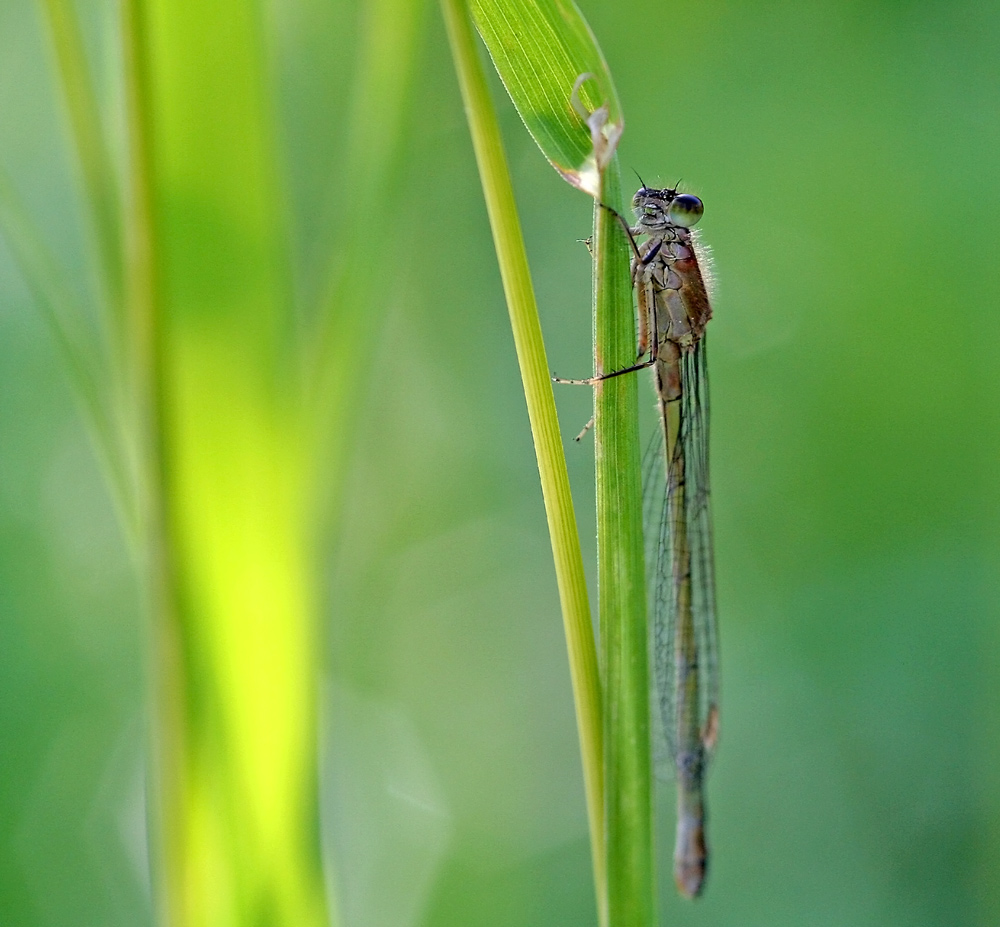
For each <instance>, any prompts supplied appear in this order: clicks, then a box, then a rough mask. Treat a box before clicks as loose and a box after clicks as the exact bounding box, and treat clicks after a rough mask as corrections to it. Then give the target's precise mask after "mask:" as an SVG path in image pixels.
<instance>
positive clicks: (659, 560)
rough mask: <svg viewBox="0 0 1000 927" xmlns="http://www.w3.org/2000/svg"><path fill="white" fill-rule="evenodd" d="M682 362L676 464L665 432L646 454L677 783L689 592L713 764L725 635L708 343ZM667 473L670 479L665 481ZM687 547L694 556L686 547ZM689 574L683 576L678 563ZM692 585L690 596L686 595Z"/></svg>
mask: <svg viewBox="0 0 1000 927" xmlns="http://www.w3.org/2000/svg"><path fill="white" fill-rule="evenodd" d="M680 365H681V383H682V390H681V398H680V399H677V400H674V402H676V403H678V404H679V406H680V411H679V414H680V422H679V425H678V431H677V440H676V443H675V446H674V453H673V455H672V456H673V459H672V461H670V465H669V466H667V461H666V459H665V447H666V445H665V440H664V437H663V435H662V434H660V435H657V436H655V437H654V438H653V440H652V442H651V443H650V446H649V448H648V449H647V452H646V457H645V462H644V467H643V471H644V482H645V486H646V490H645V501H644V505H643V514H644V519H645V530H646V555H647V570H648V573H649V578H650V583H649V585H650V597H651V602H650V614H651V616H652V631H651V645H652V652H653V667H654V681H655V704H656V707H657V712H658V715H659V722H660V723H659V725H658V727H659V729H660V730H659V732H658V733H657V735H656V736H657V740H658V741H660V743H659V744H658V745H657V747H658V749H656V751H655V754H656V759H657V772H658V773H659V774H660V775H661V776H663V777H664V778H673V777H674V776H675V775H676V773H675V765H676V759H677V753H678V742H679V741H683V739H684V738H683V736H682V735H681V734H680V727H681V725H682V724H683V723H685V720H686V719H684V718H682V717H680V715H679V711H680V707H681V706H680V702H679V700H678V698H677V693H678V678H677V677H678V634H679V633H680V631H681V627H680V622H679V612H680V610H681V609H682V608H684V607H686V606H685V604H684V599H685V595H689V597H690V598H689V600H688V601H689V602H690V610H691V619H692V620H691V626H692V631H693V643H694V659H695V660H696V661H697V669H698V679H699V684H698V703H697V726H698V729H699V730H700V731H701V732H702V735H701V739H702V742H703V744H704V747H705V751H706V760H707V756H708V754H710V753H711V750H712V748H713V747H714V745H715V739H716V737H715V734H716V725H717V716H718V696H719V683H718V679H719V673H718V664H719V661H718V637H717V632H716V619H715V573H714V563H713V556H712V524H711V513H710V507H709V470H708V423H709V408H708V366H707V362H706V348H705V338H704V337H702V338H701V339H700V340H699V341H698V342H697V343H696V344H695V345H694V347H693V349H692V350H690V351H685V352H683V354H682V356H681V360H680ZM665 474H666V476H665ZM679 545H686V547H687V551H686V552H685V551H682V550H680V549H679ZM680 565H683V566H687V567H688V569H687V571H686V572H687V575H678V573H679V570H678V568H677V567H678V566H680ZM685 585H687V587H688V589H689V592H688V593H686V592H685V589H684V587H685Z"/></svg>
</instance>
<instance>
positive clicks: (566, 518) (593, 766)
mask: <svg viewBox="0 0 1000 927" xmlns="http://www.w3.org/2000/svg"><path fill="white" fill-rule="evenodd" d="M441 7H442V11H443V13H444V18H445V23H446V24H447V27H448V35H449V40H450V42H451V48H452V55H453V57H454V59H455V68H456V71H457V73H458V78H459V84H460V86H461V89H462V98H463V100H464V102H465V111H466V115H467V117H468V120H469V129H470V132H471V134H472V140H473V146H474V148H475V152H476V161H477V163H478V165H479V174H480V178H481V180H482V184H483V194H484V196H485V199H486V205H487V211H488V213H489V217H490V225H491V227H492V230H493V239H494V243H495V246H496V251H497V259H498V261H499V264H500V273H501V276H502V278H503V285H504V292H505V294H506V297H507V306H508V309H509V312H510V321H511V328H512V330H513V333H514V343H515V347H516V349H517V357H518V363H519V364H520V367H521V379H522V382H523V385H524V394H525V399H526V401H527V405H528V417H529V420H530V422H531V433H532V437H533V438H534V442H535V453H536V456H537V460H538V472H539V476H540V478H541V483H542V496H543V499H544V502H545V512H546V516H547V519H548V524H549V535H550V538H551V542H552V554H553V558H554V560H555V567H556V580H557V582H558V585H559V596H560V602H561V604H562V612H563V625H564V630H565V634H566V643H567V648H568V650H569V658H570V672H571V675H572V680H573V694H574V699H575V703H576V714H577V726H578V730H579V736H580V750H581V754H582V759H583V772H584V785H585V789H586V795H587V813H588V818H589V822H590V835H591V848H592V853H593V867H594V880H595V885H596V892H597V904H598V912H599V919H600V923H601V924H602V925H603V924H606V923H607V903H606V889H605V884H606V883H605V859H606V854H605V848H604V809H603V805H604V794H603V792H604V787H603V780H604V771H603V756H602V754H603V746H602V721H601V696H600V680H599V677H598V669H597V656H596V651H595V647H594V637H593V631H592V630H591V622H590V608H589V604H588V600H587V586H586V580H585V577H584V572H583V559H582V555H581V553H580V541H579V535H578V532H577V527H576V517H575V515H574V513H573V503H572V499H571V497H570V493H569V477H568V474H567V471H566V460H565V457H564V455H563V444H562V438H561V436H560V434H559V422H558V418H557V417H556V408H555V399H554V396H553V394H552V382H551V380H550V372H549V365H548V362H547V360H546V358H545V347H544V344H543V343H542V332H541V325H540V323H539V319H538V309H537V306H536V304H535V297H534V291H533V289H532V286H531V277H530V273H529V270H528V262H527V255H526V254H525V250H524V241H523V238H522V236H521V230H520V223H519V220H518V216H517V209H516V206H515V203H514V192H513V188H512V186H511V182H510V175H509V173H508V170H507V164H506V158H505V156H504V151H503V144H502V141H501V138H500V128H499V125H498V124H497V119H496V115H495V112H494V109H493V104H492V101H491V100H490V96H489V90H488V88H487V86H486V78H485V75H484V73H483V69H482V65H481V63H480V60H479V54H478V50H477V48H476V45H475V39H474V35H473V32H472V27H471V24H470V22H469V16H468V11H467V9H466V6H465V3H464V2H463V0H442V3H441Z"/></svg>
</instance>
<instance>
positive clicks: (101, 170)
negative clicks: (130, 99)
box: [42, 0, 124, 372]
mask: <svg viewBox="0 0 1000 927" xmlns="http://www.w3.org/2000/svg"><path fill="white" fill-rule="evenodd" d="M42 6H43V7H44V9H45V12H46V14H47V16H46V18H47V20H48V24H49V33H50V35H51V37H52V47H53V50H54V52H55V58H56V65H57V67H56V70H57V73H58V74H59V79H60V80H59V86H60V89H61V91H62V99H63V104H64V106H65V108H66V115H67V117H68V121H69V128H70V137H71V139H72V142H73V146H74V149H75V153H76V160H77V165H78V167H79V171H80V176H81V179H82V183H83V192H84V203H85V205H86V206H87V209H88V211H89V213H90V226H91V229H92V232H93V235H94V242H95V245H96V248H97V254H98V258H99V262H98V264H99V267H100V271H101V281H100V282H101V284H102V286H103V293H102V295H103V297H104V298H103V300H101V306H102V308H103V310H104V314H103V321H104V323H105V326H106V332H105V336H106V337H107V338H108V341H109V347H110V348H111V349H112V355H113V358H114V361H115V363H116V364H118V363H120V361H121V349H122V341H121V338H122V336H123V326H122V311H123V301H122V287H123V285H124V283H123V280H124V277H123V270H122V238H121V219H120V216H121V212H120V205H121V204H120V197H119V189H118V178H117V176H116V173H115V170H114V165H113V163H112V160H111V155H110V152H109V150H108V146H107V144H106V142H105V136H104V134H103V132H102V125H103V120H102V119H101V112H100V107H99V106H98V102H97V95H96V93H95V91H94V82H93V80H92V79H91V75H90V69H89V68H88V66H87V60H86V55H85V54H84V48H83V37H82V36H81V34H80V26H79V23H78V22H77V17H76V13H75V10H74V9H73V4H72V2H71V0H44V2H43V3H42ZM116 372H120V371H116Z"/></svg>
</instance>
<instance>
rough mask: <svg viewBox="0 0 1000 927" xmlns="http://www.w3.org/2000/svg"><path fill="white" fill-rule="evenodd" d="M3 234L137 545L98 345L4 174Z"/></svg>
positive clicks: (129, 485) (0, 178) (0, 182)
mask: <svg viewBox="0 0 1000 927" xmlns="http://www.w3.org/2000/svg"><path fill="white" fill-rule="evenodd" d="M0 231H2V233H3V235H4V237H5V239H6V240H7V243H8V246H9V247H10V250H11V253H12V254H13V255H14V259H15V260H16V262H17V265H18V267H19V268H20V270H21V273H22V274H23V275H24V279H25V281H26V282H27V284H28V287H29V289H30V290H31V292H32V295H33V296H34V298H35V304H36V305H37V307H38V311H39V312H40V314H41V316H42V319H43V321H44V322H45V324H46V326H47V327H48V329H49V332H50V334H51V335H52V340H53V341H54V342H55V345H56V348H57V349H58V351H59V353H60V354H61V355H62V358H63V361H64V363H65V364H66V369H67V371H68V373H69V377H70V382H71V383H72V385H73V387H74V388H75V390H76V395H77V398H78V400H79V401H80V403H81V406H82V408H83V414H84V419H85V421H86V423H87V426H88V427H89V428H90V431H91V434H92V435H93V439H94V445H95V448H96V451H97V454H98V456H99V458H100V461H101V465H102V467H103V468H104V471H105V473H106V475H107V477H108V481H109V483H110V486H111V491H112V495H113V497H114V501H115V504H116V506H117V507H118V510H119V512H120V514H121V516H122V520H123V522H124V524H125V527H126V530H127V533H128V535H129V537H130V539H131V540H136V532H137V530H138V513H137V511H136V496H135V493H136V487H135V485H134V483H133V482H132V480H131V479H130V478H129V476H128V472H127V470H126V468H125V461H126V456H127V455H126V452H125V448H124V445H123V438H124V436H123V434H122V432H121V431H120V429H119V428H117V427H116V425H115V416H114V408H113V402H112V398H111V395H110V391H109V390H108V389H107V388H106V386H107V384H106V383H102V381H101V378H100V376H99V375H98V371H99V370H100V368H101V364H102V357H101V351H100V348H99V346H98V345H97V344H96V342H95V340H94V338H93V337H92V336H90V335H89V333H88V332H87V331H86V329H85V327H84V325H83V310H82V308H81V307H80V306H78V305H77V304H76V302H75V300H74V298H73V296H72V295H71V294H70V292H69V289H68V288H67V287H66V285H65V284H64V282H63V279H62V274H61V272H60V270H59V268H58V266H57V264H56V261H55V259H54V258H53V256H52V255H51V254H50V252H49V250H48V248H47V247H46V246H45V243H44V242H43V241H42V239H41V236H40V235H39V234H38V232H37V231H36V229H35V227H34V224H33V223H32V221H31V218H30V217H29V216H28V213H27V211H26V210H25V209H24V207H23V206H22V204H21V203H20V201H19V199H18V197H17V194H16V192H15V190H14V186H13V184H12V183H11V182H10V178H9V177H8V176H7V174H6V172H5V171H3V170H2V169H0Z"/></svg>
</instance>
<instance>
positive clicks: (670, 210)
mask: <svg viewBox="0 0 1000 927" xmlns="http://www.w3.org/2000/svg"><path fill="white" fill-rule="evenodd" d="M632 209H633V210H635V216H636V219H638V220H639V225H640V226H641V227H642V228H644V229H649V230H650V231H658V230H662V229H666V228H668V227H669V226H680V227H681V228H685V229H689V228H691V226H693V225H696V224H697V222H698V220H699V219H700V218H701V217H702V213H704V212H705V204H704V203H702V201H701V200H700V199H698V197H697V196H694V195H693V194H691V193H678V192H677V190H676V189H672V188H669V187H668V188H667V189H665V190H654V189H651V188H650V187H646V186H642V187H640V188H639V190H638V191H636V194H635V196H634V197H633V198H632Z"/></svg>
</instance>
